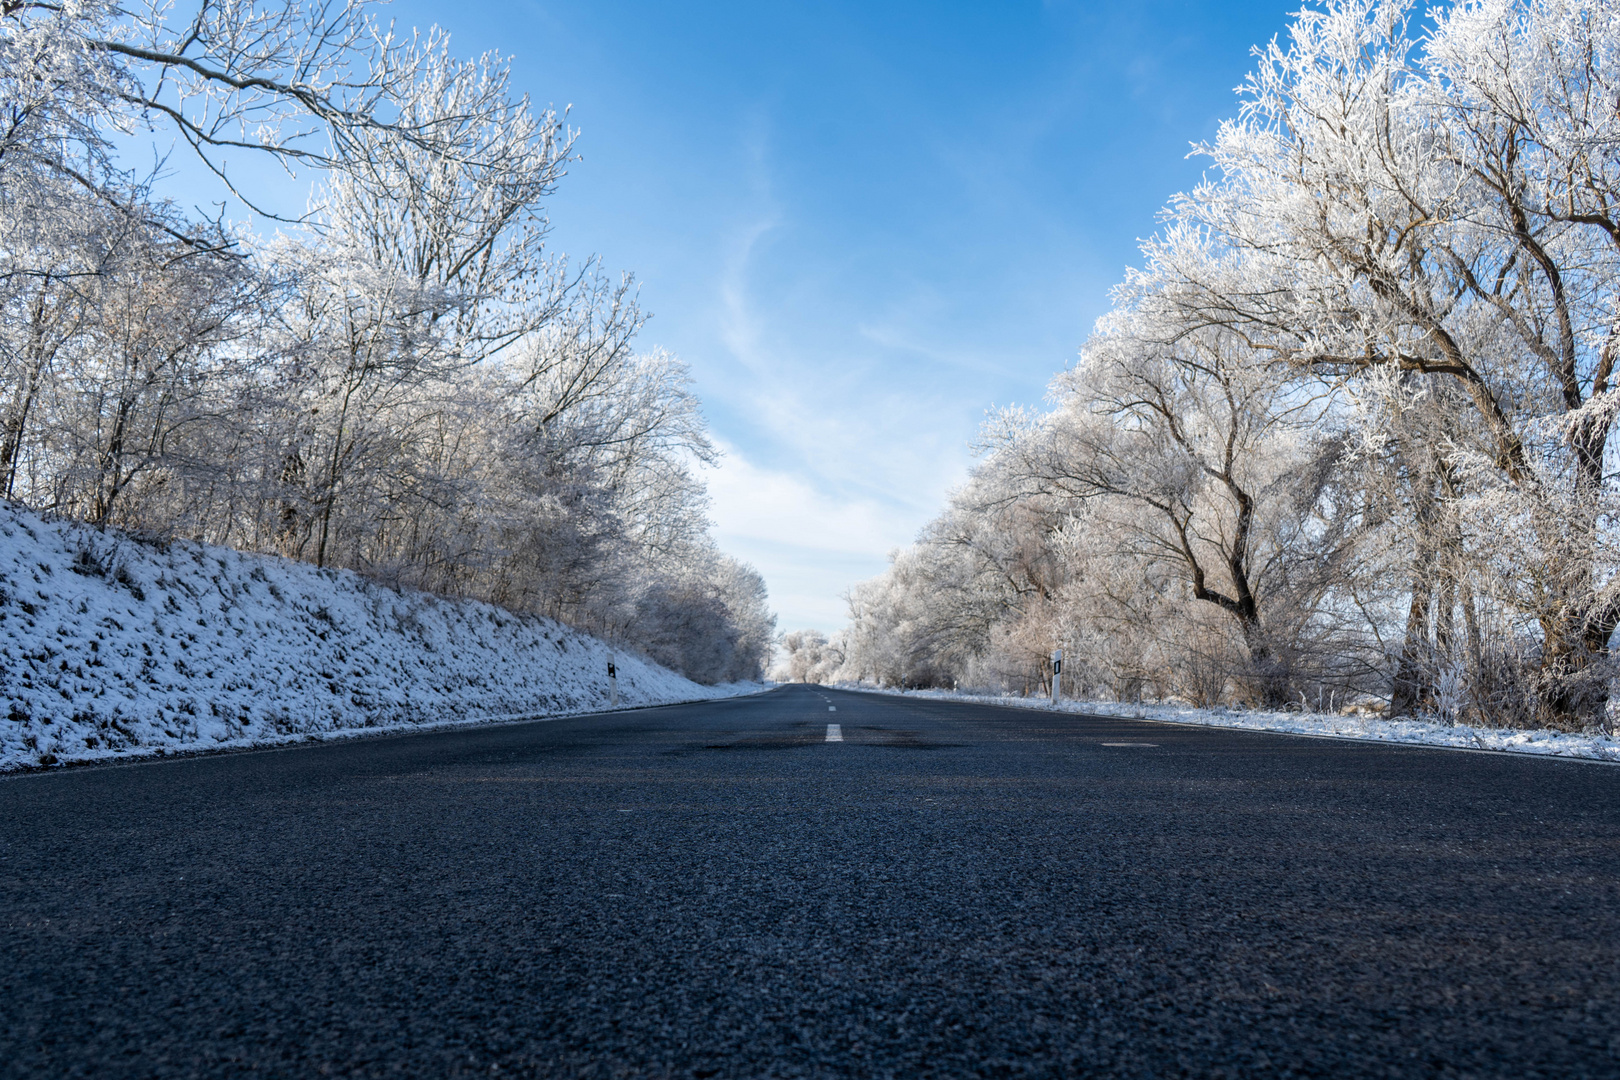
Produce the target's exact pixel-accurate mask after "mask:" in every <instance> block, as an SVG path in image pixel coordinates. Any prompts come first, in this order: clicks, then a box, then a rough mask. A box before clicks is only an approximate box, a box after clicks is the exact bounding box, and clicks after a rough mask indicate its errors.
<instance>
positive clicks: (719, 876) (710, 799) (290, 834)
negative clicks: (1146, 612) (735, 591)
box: [0, 685, 1620, 1077]
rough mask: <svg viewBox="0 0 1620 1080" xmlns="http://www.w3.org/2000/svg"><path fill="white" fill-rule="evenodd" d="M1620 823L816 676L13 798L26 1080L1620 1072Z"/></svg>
mask: <svg viewBox="0 0 1620 1080" xmlns="http://www.w3.org/2000/svg"><path fill="white" fill-rule="evenodd" d="M831 724H836V725H837V728H836V731H834V730H833V729H830V728H829V725H831ZM834 734H836V735H838V736H839V738H838V739H837V740H836V741H834V740H833V739H831V738H830V736H832V735H834ZM1617 796H1620V770H1617V769H1615V768H1613V767H1610V766H1604V765H1596V764H1582V763H1576V762H1559V761H1546V760H1529V759H1522V758H1516V757H1511V756H1507V755H1489V754H1470V753H1458V752H1448V751H1438V750H1424V749H1412V748H1395V747H1383V746H1376V745H1368V744H1359V743H1351V742H1341V741H1330V740H1322V739H1308V738H1298V737H1288V736H1277V735H1266V734H1258V733H1248V732H1234V731H1222V730H1210V729H1203V728H1184V727H1176V726H1169V725H1160V724H1150V723H1145V722H1138V721H1130V720H1121V719H1108V718H1093V717H1079V716H1068V715H1064V716H1057V715H1051V714H1045V713H1041V712H1036V711H1021V710H1004V709H995V708H989V707H981V706H977V705H972V704H962V703H946V702H932V701H929V702H924V701H918V700H915V699H904V698H895V697H883V696H876V695H864V694H855V693H847V692H838V691H829V690H822V689H820V688H816V687H807V686H803V685H794V686H788V687H784V688H782V689H779V690H777V691H775V692H772V693H769V694H765V695H761V696H758V697H754V698H748V699H734V700H729V701H721V702H715V703H709V704H702V705H692V706H681V707H671V708H661V709H651V710H640V711H630V712H622V713H614V714H606V715H598V716H591V717H579V718H572V719H566V720H559V721H555V722H550V723H532V724H522V725H512V726H504V727H496V728H487V729H477V730H460V731H454V732H447V733H437V734H422V735H413V736H408V737H398V738H383V739H375V740H366V741H360V742H355V743H350V744H346V745H331V744H327V745H319V746H312V747H308V748H300V749H294V750H286V751H277V752H268V753H247V754H237V755H222V756H214V757H199V758H191V759H184V760H172V761H164V762H158V763H152V764H144V765H129V766H117V767H98V768H80V769H69V770H63V769H58V770H53V771H49V772H43V773H35V774H29V775H18V776H13V777H10V778H7V779H5V780H0V820H3V821H4V822H5V829H4V830H3V831H0V915H3V919H4V935H3V937H0V941H3V950H4V955H3V957H0V1074H3V1075H5V1076H16V1077H23V1076H28V1077H38V1076H55V1077H66V1076H98V1077H102V1076H227V1075H235V1074H238V1073H246V1072H259V1073H266V1074H279V1075H303V1076H309V1075H319V1074H324V1073H327V1072H330V1073H332V1074H337V1075H355V1076H380V1075H385V1074H386V1075H411V1076H458V1075H462V1076H472V1075H478V1076H491V1075H536V1076H585V1077H618V1076H655V1077H656V1076H668V1077H710V1076H725V1077H756V1076H861V1077H885V1076H894V1077H916V1076H1070V1075H1131V1076H1145V1075H1158V1076H1164V1075H1177V1074H1182V1073H1186V1074H1192V1075H1232V1076H1237V1075H1245V1076H1251V1075H1267V1074H1275V1075H1340V1076H1343V1075H1379V1076H1395V1075H1404V1076H1448V1075H1455V1076H1481V1075H1501V1076H1515V1077H1522V1076H1557V1077H1571V1076H1614V1075H1620V1034H1617V1029H1616V1027H1615V1017H1616V1016H1617V1015H1620V1013H1617V1009H1620V904H1617V903H1616V900H1617V899H1620V897H1617V888H1616V885H1617V869H1620V859H1617V858H1616V854H1617V853H1616V845H1617V837H1620V828H1617V826H1620V798H1617Z"/></svg>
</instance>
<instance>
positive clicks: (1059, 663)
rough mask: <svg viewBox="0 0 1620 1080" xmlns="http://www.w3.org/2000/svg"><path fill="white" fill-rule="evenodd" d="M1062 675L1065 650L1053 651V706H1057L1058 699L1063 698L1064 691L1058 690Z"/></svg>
mask: <svg viewBox="0 0 1620 1080" xmlns="http://www.w3.org/2000/svg"><path fill="white" fill-rule="evenodd" d="M1062 674H1063V650H1062V649H1053V650H1052V704H1054V705H1056V704H1057V701H1058V698H1060V697H1062V696H1063V691H1061V690H1059V689H1058V684H1059V683H1060V682H1061V681H1062V679H1061V676H1062Z"/></svg>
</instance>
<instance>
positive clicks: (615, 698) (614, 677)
mask: <svg viewBox="0 0 1620 1080" xmlns="http://www.w3.org/2000/svg"><path fill="white" fill-rule="evenodd" d="M608 697H609V699H610V701H611V703H612V707H613V708H615V709H617V708H618V707H619V669H618V668H616V667H614V666H613V654H612V653H608Z"/></svg>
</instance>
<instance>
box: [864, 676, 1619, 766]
mask: <svg viewBox="0 0 1620 1080" xmlns="http://www.w3.org/2000/svg"><path fill="white" fill-rule="evenodd" d="M842 689H846V690H860V691H863V692H865V693H869V694H895V695H900V696H903V697H928V698H937V699H940V700H946V701H973V702H983V703H985V704H993V705H1010V706H1013V707H1016V708H1023V709H1048V710H1050V709H1054V708H1056V709H1058V710H1061V711H1063V712H1073V713H1092V714H1094V715H1096V714H1101V715H1105V716H1126V717H1133V718H1135V719H1139V720H1161V721H1166V722H1170V723H1176V724H1203V725H1206V726H1209V727H1231V728H1248V729H1250V730H1254V731H1280V732H1287V733H1291V734H1295V735H1322V736H1335V737H1338V738H1344V739H1367V740H1370V741H1373V742H1390V743H1407V744H1414V745H1422V746H1443V747H1452V748H1455V749H1466V750H1503V751H1509V752H1512V753H1518V754H1546V755H1549V756H1553V757H1570V758H1586V759H1589V760H1594V761H1610V762H1620V738H1616V737H1614V736H1611V735H1571V734H1568V733H1566V732H1562V731H1526V730H1520V729H1516V728H1482V727H1469V726H1467V725H1464V724H1456V725H1449V726H1448V725H1446V724H1441V723H1435V722H1430V721H1425V720H1381V719H1376V718H1371V717H1359V716H1339V715H1331V714H1323V713H1308V712H1305V713H1289V712H1254V711H1249V710H1238V709H1230V710H1228V709H1192V708H1187V707H1185V706H1178V705H1122V704H1119V703H1117V702H1111V701H1067V700H1065V701H1060V702H1058V704H1057V705H1056V706H1054V705H1053V704H1052V702H1050V701H1049V700H1047V699H1046V698H1024V697H988V696H985V695H979V694H960V693H952V692H951V691H948V690H905V691H901V690H885V689H880V688H878V687H874V686H869V685H866V684H854V683H851V684H847V685H844V686H842Z"/></svg>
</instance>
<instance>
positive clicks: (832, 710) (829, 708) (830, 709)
mask: <svg viewBox="0 0 1620 1080" xmlns="http://www.w3.org/2000/svg"><path fill="white" fill-rule="evenodd" d="M827 711H828V712H837V711H838V706H836V705H829V706H827Z"/></svg>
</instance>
